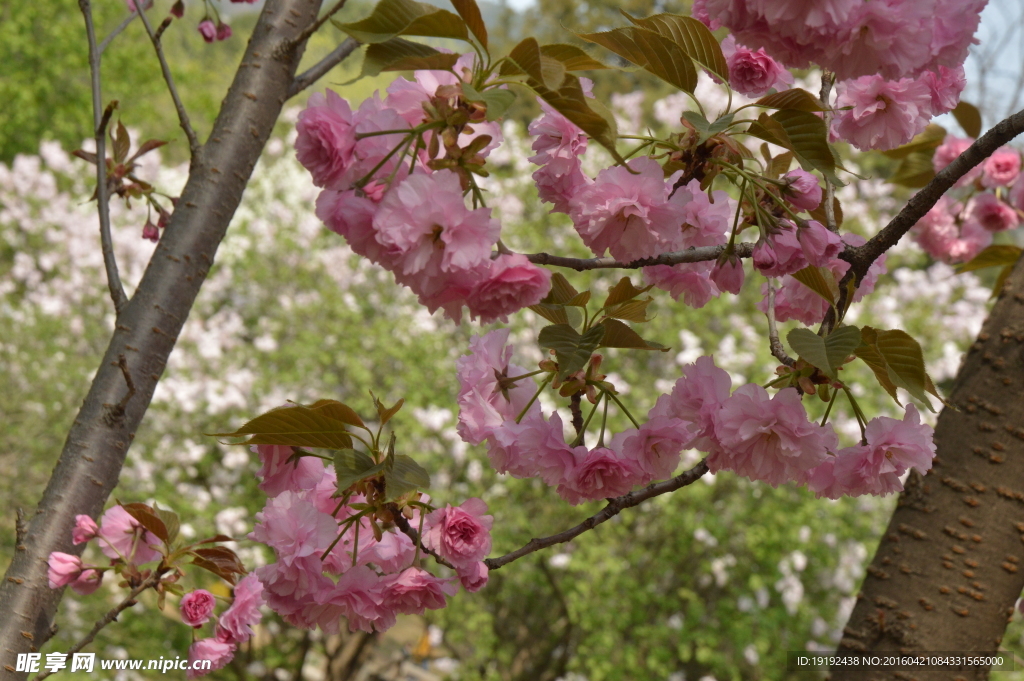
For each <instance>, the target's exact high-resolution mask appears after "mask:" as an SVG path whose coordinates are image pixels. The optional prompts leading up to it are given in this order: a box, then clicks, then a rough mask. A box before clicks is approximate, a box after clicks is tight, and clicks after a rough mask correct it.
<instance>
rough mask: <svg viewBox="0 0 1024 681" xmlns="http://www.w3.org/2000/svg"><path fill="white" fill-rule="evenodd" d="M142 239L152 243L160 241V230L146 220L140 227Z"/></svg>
mask: <svg viewBox="0 0 1024 681" xmlns="http://www.w3.org/2000/svg"><path fill="white" fill-rule="evenodd" d="M142 238H143V239H145V240H146V241H152V242H153V243H156V242H157V241H160V228H159V227H157V226H156V225H154V224H153V223H152V222H150V221H149V220H148V219H147V220H146V224H144V225H143V226H142Z"/></svg>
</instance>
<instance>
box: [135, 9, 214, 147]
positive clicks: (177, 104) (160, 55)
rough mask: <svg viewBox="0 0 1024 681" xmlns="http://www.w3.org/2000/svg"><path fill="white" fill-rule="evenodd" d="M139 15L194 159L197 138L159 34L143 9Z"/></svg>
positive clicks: (197, 142)
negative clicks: (155, 32) (175, 83)
mask: <svg viewBox="0 0 1024 681" xmlns="http://www.w3.org/2000/svg"><path fill="white" fill-rule="evenodd" d="M139 17H140V18H141V19H142V24H143V25H144V26H145V27H146V33H148V34H149V39H150V41H151V42H152V43H153V49H154V50H155V51H156V58H157V59H159V60H160V71H161V72H163V74H164V82H166V83H167V89H168V90H169V91H170V93H171V99H172V100H174V109H175V110H176V111H177V112H178V122H179V123H180V124H181V129H182V130H184V131H185V137H187V138H188V150H189V153H190V155H191V157H192V160H193V161H195V160H196V158H197V157H198V156H199V151H200V146H199V138H198V137H196V131H195V130H193V129H192V123H191V121H189V119H188V112H187V111H185V105H184V104H182V102H181V97H179V96H178V89H177V88H176V87H175V86H174V77H173V76H171V67H170V66H168V65H167V59H166V58H165V57H164V48H163V45H161V43H160V36H158V35H156V34H154V33H153V27H152V26H150V25H149V18H148V17H146V12H145V10H142V11H140V12H139Z"/></svg>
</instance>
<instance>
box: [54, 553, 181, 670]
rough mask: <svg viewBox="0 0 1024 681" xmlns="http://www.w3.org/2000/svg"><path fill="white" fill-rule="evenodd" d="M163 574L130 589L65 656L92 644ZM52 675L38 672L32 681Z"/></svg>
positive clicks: (161, 573)
mask: <svg viewBox="0 0 1024 681" xmlns="http://www.w3.org/2000/svg"><path fill="white" fill-rule="evenodd" d="M163 574H164V573H163V572H161V571H160V570H156V571H154V572H153V574H152V575H150V576H149V577H148V578H147V579H146V580H145V581H143V582H142V584H139V585H138V586H137V587H135V588H134V589H132V591H131V593H129V594H128V595H127V596H126V597H125V599H124V600H123V601H121V602H120V603H118V604H117V605H116V606H114V607H113V608H111V610H110V612H108V613H107V614H106V615H104V616H103V617H101V618H100V619H98V620H97V621H96V624H94V625H93V627H92V629H91V630H89V633H88V634H86V635H85V636H84V637H83V638H82V640H80V641H79V642H78V643H76V644H75V645H73V646H71V649H70V650H68V652H67V656H68V657H70V656H72V655H74V654H75V653H77V652H78V651H80V650H81V649H82V648H84V647H86V646H87V645H89V644H90V643H92V640H93V639H94V638H96V634H98V633H100V630H101V629H103V627H105V626H107V625H108V624H110V623H111V622H113V621H115V620H116V619H117V616H118V615H120V614H121V613H122V612H123V611H124V610H126V609H128V608H130V607H132V606H133V605H135V599H136V598H138V597H139V594H141V593H142V592H143V591H145V590H146V589H149V588H152V587H154V586H156V584H157V582H159V581H160V578H161V577H163ZM52 673H53V672H50V671H44V672H40V673H39V674H38V675H36V677H35V679H34V681H42V680H43V679H45V678H46V677H47V676H49V675H50V674H52Z"/></svg>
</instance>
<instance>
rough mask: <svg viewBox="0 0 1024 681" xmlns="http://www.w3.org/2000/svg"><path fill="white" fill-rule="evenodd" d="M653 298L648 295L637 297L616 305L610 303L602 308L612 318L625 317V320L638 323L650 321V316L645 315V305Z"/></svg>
mask: <svg viewBox="0 0 1024 681" xmlns="http://www.w3.org/2000/svg"><path fill="white" fill-rule="evenodd" d="M653 300H654V298H652V297H650V296H648V297H646V298H638V299H634V300H627V301H626V302H624V303H619V304H618V305H612V306H611V307H606V308H605V309H604V314H605V315H606V316H608V317H612V318H613V319H625V320H626V321H627V322H636V323H638V324H640V323H643V322H649V321H651V317H648V316H647V306H648V305H650V304H651V301H653Z"/></svg>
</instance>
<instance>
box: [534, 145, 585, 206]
mask: <svg viewBox="0 0 1024 681" xmlns="http://www.w3.org/2000/svg"><path fill="white" fill-rule="evenodd" d="M533 181H534V183H536V185H537V194H538V195H539V196H540V200H541V201H547V202H548V203H551V204H554V208H552V209H551V212H552V213H566V214H568V213H569V212H570V211H572V205H573V200H574V199H575V198H576V195H577V194H578V193H579V192H580V191H582V190H583V188H584V187H587V186H589V185H590V184H591V183H592V181H591V179H590V178H589V177H587V176H586V175H584V174H583V171H582V169H581V166H580V161H579V159H576V158H553V159H551V161H549V162H548V163H547V164H546V165H544V166H542V167H541V168H540V169H539V170H537V171H535V172H534V173H533Z"/></svg>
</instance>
